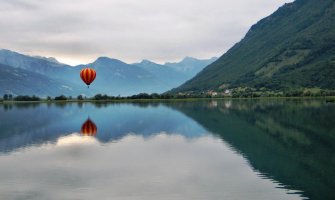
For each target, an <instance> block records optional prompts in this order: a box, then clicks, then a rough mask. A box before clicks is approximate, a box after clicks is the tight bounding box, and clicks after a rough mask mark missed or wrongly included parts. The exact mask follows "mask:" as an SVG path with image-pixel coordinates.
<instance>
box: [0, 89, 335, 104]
mask: <svg viewBox="0 0 335 200" xmlns="http://www.w3.org/2000/svg"><path fill="white" fill-rule="evenodd" d="M235 98H246V99H258V98H324V99H326V101H327V102H335V92H334V91H328V92H323V93H319V94H317V95H316V94H311V93H303V92H290V93H286V94H276V93H272V94H267V95H259V94H255V93H252V92H248V93H241V92H239V93H231V94H225V95H218V94H215V93H214V94H213V93H199V94H169V93H164V94H157V93H153V94H147V93H140V94H136V95H132V96H125V97H123V96H109V95H107V94H96V95H95V96H93V97H87V96H84V95H78V96H77V97H72V96H65V95H60V96H56V97H51V96H47V97H38V96H35V95H32V96H31V95H17V96H14V95H11V94H5V95H3V97H2V98H0V103H11V102H54V101H55V102H57V101H63V102H64V101H65V102H81V101H134V100H149V101H152V100H183V99H184V100H185V99H190V100H191V99H235Z"/></svg>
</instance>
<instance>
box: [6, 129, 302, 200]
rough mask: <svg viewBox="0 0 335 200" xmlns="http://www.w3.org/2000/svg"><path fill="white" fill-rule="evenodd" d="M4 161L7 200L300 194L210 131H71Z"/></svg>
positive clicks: (270, 197)
mask: <svg viewBox="0 0 335 200" xmlns="http://www.w3.org/2000/svg"><path fill="white" fill-rule="evenodd" d="M78 144H90V145H78ZM0 163H1V165H0V171H1V173H0V185H1V186H2V187H1V188H0V194H1V197H2V198H3V199H9V200H10V199H20V198H22V199H29V198H30V197H33V199H51V200H52V199H57V200H58V199H145V200H151V199H155V200H156V199H160V200H165V199H166V200H168V199H209V200H211V199H213V200H214V199H215V200H216V199H260V200H262V199H273V200H275V199H301V198H300V197H299V195H296V194H292V195H289V196H288V195H287V194H286V192H288V191H287V190H283V189H280V188H276V187H278V186H279V185H278V184H275V183H273V182H272V181H270V180H267V179H262V178H261V177H258V176H257V174H256V173H255V172H254V171H253V170H252V169H251V168H250V166H249V164H248V163H247V161H246V160H245V159H244V158H243V157H242V156H240V155H238V154H236V153H234V152H233V151H231V150H230V149H229V148H228V147H227V145H226V144H225V143H223V142H222V141H221V140H220V139H218V138H215V137H213V136H203V137H199V138H193V139H187V138H185V137H184V136H181V135H168V134H165V133H159V134H157V135H155V136H152V137H149V138H144V137H142V136H137V135H132V134H129V135H128V136H125V137H123V138H122V139H120V140H118V141H115V142H113V143H107V144H103V145H101V144H100V143H99V142H97V140H96V139H95V138H94V137H87V136H82V135H79V134H77V133H74V134H71V135H69V136H66V137H61V138H60V139H59V140H58V141H57V143H56V145H55V144H50V143H49V144H47V145H43V146H40V147H34V146H32V147H30V148H29V149H26V151H24V152H16V153H12V154H7V155H4V156H0ZM22 163H29V164H26V165H22ZM14 166H15V167H14Z"/></svg>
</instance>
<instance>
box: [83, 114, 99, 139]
mask: <svg viewBox="0 0 335 200" xmlns="http://www.w3.org/2000/svg"><path fill="white" fill-rule="evenodd" d="M97 131H98V129H97V126H96V125H95V123H94V122H93V121H92V120H91V119H90V118H88V119H87V120H86V122H85V123H84V124H83V125H82V126H81V134H83V135H88V136H95V135H96V134H97Z"/></svg>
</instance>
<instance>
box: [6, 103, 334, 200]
mask: <svg viewBox="0 0 335 200" xmlns="http://www.w3.org/2000/svg"><path fill="white" fill-rule="evenodd" d="M334 152H335V103H327V102H325V101H324V100H267V99H263V100H200V101H180V102H160V103H97V104H93V103H63V104H62V103H50V104H46V103H45V104H0V199H6V200H12V199H15V200H16V199H38V200H39V199H41V200H44V199H51V200H53V199H55V200H59V199H66V200H67V199H71V200H72V199H99V200H103V199H116V200H128V199H137V200H138V199H139V200H151V199H152V200H154V199H155V200H157V199H159V200H186V199H190V200H196V199H199V200H218V199H227V200H245V199H248V200H250V199H251V200H268V199H271V200H277V199H290V200H295V199H320V200H321V199H322V200H331V199H335V190H334V188H335V178H334V177H335V176H334V175H335V155H334Z"/></svg>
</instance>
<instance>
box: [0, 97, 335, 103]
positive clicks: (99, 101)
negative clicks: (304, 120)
mask: <svg viewBox="0 0 335 200" xmlns="http://www.w3.org/2000/svg"><path fill="white" fill-rule="evenodd" d="M200 100H203V101H208V100H326V102H334V103H335V96H322V97H239V98H233V97H218V98H171V99H108V100H94V99H87V100H77V99H71V100H39V101H13V100H6V101H1V100H0V104H21V103H133V102H134V103H138V102H178V101H180V102H181V101H200Z"/></svg>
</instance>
